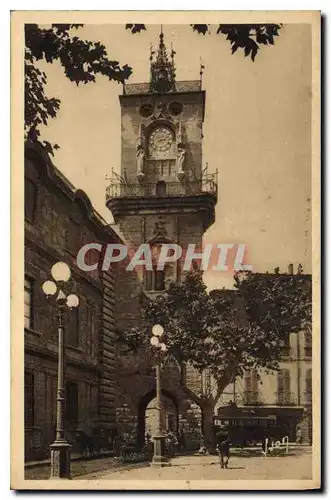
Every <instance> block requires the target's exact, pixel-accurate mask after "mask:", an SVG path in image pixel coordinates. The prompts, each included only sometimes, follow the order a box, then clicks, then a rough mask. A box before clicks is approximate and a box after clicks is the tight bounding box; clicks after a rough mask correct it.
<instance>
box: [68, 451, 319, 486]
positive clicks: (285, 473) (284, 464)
mask: <svg viewBox="0 0 331 500" xmlns="http://www.w3.org/2000/svg"><path fill="white" fill-rule="evenodd" d="M171 463H172V466H171V467H165V468H162V469H155V468H152V467H148V466H147V467H146V466H142V467H136V468H134V469H131V470H121V471H108V472H106V471H102V472H98V473H91V474H88V475H84V476H79V477H77V479H100V480H105V479H106V480H116V481H122V480H123V481H124V480H127V481H134V480H141V481H147V480H156V479H159V480H185V481H192V480H198V479H201V480H219V479H229V480H236V479H252V480H262V479H307V480H309V479H311V478H312V457H311V452H310V450H309V451H308V450H307V451H305V453H304V454H300V455H288V456H279V457H272V456H269V457H267V458H264V457H232V458H231V459H230V463H229V468H228V469H227V470H226V469H220V466H219V463H218V460H217V457H210V456H206V457H201V456H186V457H177V458H174V459H173V460H172V462H171Z"/></svg>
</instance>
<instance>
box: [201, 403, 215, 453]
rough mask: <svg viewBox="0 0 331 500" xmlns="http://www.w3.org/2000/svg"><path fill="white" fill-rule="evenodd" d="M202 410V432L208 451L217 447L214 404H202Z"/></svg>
mask: <svg viewBox="0 0 331 500" xmlns="http://www.w3.org/2000/svg"><path fill="white" fill-rule="evenodd" d="M201 412H202V432H203V437H204V440H205V446H206V448H207V450H208V451H213V450H214V448H215V435H214V406H213V405H212V404H204V405H202V406H201Z"/></svg>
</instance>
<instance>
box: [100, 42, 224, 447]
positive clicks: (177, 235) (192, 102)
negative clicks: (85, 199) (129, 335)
mask: <svg viewBox="0 0 331 500" xmlns="http://www.w3.org/2000/svg"><path fill="white" fill-rule="evenodd" d="M174 56H175V52H174V51H171V53H170V55H168V54H167V51H166V47H165V44H164V35H163V33H162V32H161V34H160V40H159V46H158V50H157V51H156V52H153V51H151V54H150V78H149V82H145V83H132V84H125V85H124V87H123V95H121V96H120V98H119V99H120V106H121V173H120V175H115V174H114V177H113V178H112V179H111V180H110V184H109V186H108V187H107V194H106V204H107V206H108V208H109V209H110V210H111V212H112V214H113V217H114V220H115V223H116V224H117V226H118V228H119V230H120V232H121V236H122V238H123V239H124V241H125V243H126V244H127V245H129V246H131V247H133V250H136V249H137V248H138V247H139V246H140V245H141V244H148V245H150V247H152V248H151V249H152V255H155V254H154V253H153V250H154V247H159V246H160V245H161V244H164V243H173V244H177V245H179V246H180V247H181V248H182V250H183V255H184V256H185V254H186V252H185V250H186V248H187V247H188V245H189V244H195V245H196V251H199V249H201V246H202V238H203V234H204V232H205V231H206V230H207V229H208V227H209V226H210V225H211V224H212V223H213V222H214V219H215V205H216V202H217V179H216V173H215V174H208V172H207V169H206V168H203V166H202V139H203V130H202V127H203V121H204V113H205V92H204V91H203V90H202V88H201V80H196V81H177V80H176V74H175V61H174ZM156 250H158V249H157V248H156ZM182 268H183V261H180V260H178V261H177V262H173V263H168V264H167V265H166V266H165V268H164V270H158V269H157V266H156V263H155V266H153V269H152V270H146V269H139V270H137V271H135V272H128V271H125V266H123V267H122V268H121V269H123V271H122V272H120V271H119V272H118V274H117V277H116V280H115V282H116V327H117V329H118V330H119V331H126V330H128V329H129V328H131V327H135V326H137V324H138V322H139V319H140V314H139V308H140V305H139V300H138V298H139V295H140V292H141V291H142V290H143V291H144V293H145V294H146V295H147V296H149V297H150V298H153V297H155V296H156V295H157V294H162V293H164V292H165V291H166V290H167V288H168V286H169V284H170V283H171V282H172V281H175V280H180V279H181V278H182V276H183V271H182ZM145 354H146V351H142V352H141V353H140V354H139V355H137V356H136V357H135V356H134V355H132V356H131V357H130V355H126V354H125V353H124V352H123V353H121V356H120V357H121V362H122V365H123V366H124V367H125V370H126V375H125V374H124V375H123V376H121V375H120V374H118V376H117V383H118V385H119V388H118V395H119V396H118V397H119V400H118V402H117V413H118V419H117V420H118V422H119V425H120V426H122V427H123V426H124V425H127V429H128V432H132V429H135V430H136V436H137V441H138V443H139V444H140V445H141V446H142V445H143V443H144V436H145V412H146V408H147V405H148V404H149V403H150V402H151V401H152V399H153V397H155V374H154V370H152V369H151V367H150V366H149V371H148V369H147V370H146V364H145V365H144V359H145V360H146V359H148V356H147V358H146V356H145ZM140 361H141V362H142V364H141V365H140ZM140 366H141V367H142V368H140ZM144 366H145V368H144ZM147 368H148V367H147ZM161 378H162V381H161V387H162V395H163V396H164V397H167V398H168V402H169V401H170V402H172V404H173V405H174V408H176V415H177V420H176V419H175V420H176V422H175V423H174V424H173V425H174V429H175V430H176V429H177V431H179V430H180V429H182V430H183V429H184V431H185V434H186V435H187V436H189V435H190V433H191V438H190V439H193V440H194V439H196V438H194V436H197V435H199V432H200V429H201V427H200V426H201V417H200V409H199V408H198V407H197V405H195V404H194V403H192V401H191V400H190V399H189V398H188V396H187V394H186V393H185V391H184V390H183V388H182V386H181V377H180V370H179V369H178V366H177V365H176V363H171V364H169V365H168V366H167V368H166V369H165V370H163V371H162V374H161ZM186 378H187V380H186V383H187V385H188V386H189V387H191V388H192V390H196V391H197V393H199V392H201V390H202V384H203V381H202V375H201V374H199V373H197V372H195V370H193V368H192V369H190V370H189V369H188V370H187V372H186ZM169 398H170V399H169ZM169 418H170V417H169ZM151 420H152V419H151V418H150V420H149V421H151ZM125 422H127V424H125ZM194 422H195V423H194ZM169 426H170V423H169Z"/></svg>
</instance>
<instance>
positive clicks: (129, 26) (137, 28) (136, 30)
mask: <svg viewBox="0 0 331 500" xmlns="http://www.w3.org/2000/svg"><path fill="white" fill-rule="evenodd" d="M125 29H127V30H131V32H132V33H133V34H134V33H140V32H141V31H143V30H145V31H146V26H145V25H144V24H126V25H125Z"/></svg>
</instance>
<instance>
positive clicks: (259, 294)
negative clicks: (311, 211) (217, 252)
mask: <svg viewBox="0 0 331 500" xmlns="http://www.w3.org/2000/svg"><path fill="white" fill-rule="evenodd" d="M309 278H310V277H307V276H306V275H295V276H291V275H268V274H252V273H248V274H240V273H238V274H237V275H236V276H235V283H236V289H235V290H214V291H212V292H210V293H208V292H207V290H206V286H205V285H204V283H203V279H202V274H201V273H200V272H198V271H192V272H190V273H188V274H187V275H186V277H185V279H184V280H183V282H180V283H173V284H172V285H171V286H170V288H169V289H168V291H167V293H166V294H165V295H160V296H158V297H157V298H156V299H153V300H148V301H147V302H146V303H145V305H144V306H143V308H142V323H141V325H140V327H139V328H135V329H134V330H131V331H129V332H126V341H127V342H128V344H129V345H130V346H131V348H133V349H139V347H140V346H142V345H145V346H146V347H147V346H148V343H149V338H150V336H151V328H152V326H153V325H154V324H156V323H160V324H162V325H163V327H164V329H165V332H166V344H167V346H168V352H169V355H170V356H172V357H173V358H175V359H176V361H177V362H178V363H179V365H180V366H182V368H183V376H184V375H185V365H186V364H187V363H189V364H190V365H192V366H193V367H194V368H195V369H197V370H199V371H200V372H203V371H204V370H208V372H209V373H210V374H211V375H212V377H213V379H214V380H215V381H216V386H217V390H216V392H215V393H214V394H209V395H206V394H205V395H201V394H200V395H197V394H192V392H191V391H190V389H189V388H188V387H186V385H185V380H184V377H183V380H182V384H183V387H184V389H186V390H187V392H188V393H189V394H190V396H191V397H192V399H193V400H194V401H196V402H197V403H201V402H202V399H201V398H202V397H204V398H206V397H208V398H209V400H210V402H211V403H213V404H214V403H215V402H216V401H217V400H218V398H219V396H220V394H221V393H222V392H223V390H224V388H225V387H226V386H227V385H228V384H229V383H231V382H232V381H233V380H234V378H235V377H238V376H239V377H241V376H243V374H244V372H245V371H247V370H249V369H253V368H255V369H257V370H261V369H265V370H266V371H269V370H277V368H278V366H279V360H280V358H281V355H282V348H283V346H284V342H285V339H286V335H288V333H290V332H298V331H299V330H300V329H301V328H303V327H304V325H305V324H309V322H311V313H309V310H310V311H311V281H310V279H309ZM199 398H200V399H199Z"/></svg>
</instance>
